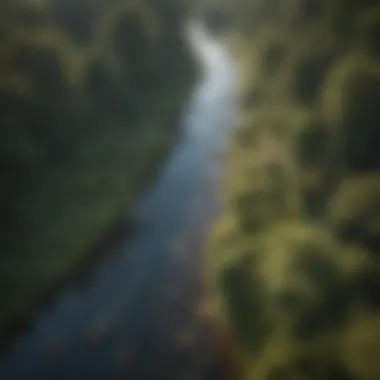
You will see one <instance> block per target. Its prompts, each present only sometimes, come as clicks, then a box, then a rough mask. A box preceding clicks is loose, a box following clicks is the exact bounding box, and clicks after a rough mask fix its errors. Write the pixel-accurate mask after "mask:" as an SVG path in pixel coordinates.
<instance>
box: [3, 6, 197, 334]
mask: <svg viewBox="0 0 380 380" xmlns="http://www.w3.org/2000/svg"><path fill="white" fill-rule="evenodd" d="M185 11H186V9H185V8H184V6H183V5H181V4H180V2H171V1H169V0H168V1H158V0H157V1H156V0H146V1H143V0H113V1H109V0H108V1H105V0H97V1H92V2H89V1H85V0H45V1H28V2H16V1H11V0H1V4H0V125H1V127H0V131H1V132H0V133H1V138H0V157H1V158H0V165H1V172H0V175H1V187H0V194H1V196H0V208H1V213H0V218H1V225H2V230H1V233H0V249H1V255H0V294H1V296H0V310H1V313H0V332H2V331H4V329H5V328H6V326H8V325H9V322H10V321H11V320H12V321H14V320H17V319H19V318H21V317H23V316H24V315H26V314H27V312H28V311H29V310H30V308H31V307H33V305H34V304H35V303H36V301H37V300H38V299H41V298H42V297H43V296H44V294H45V293H46V291H47V290H48V289H49V288H51V286H53V285H54V284H56V283H57V282H59V281H60V280H61V279H62V278H63V277H64V276H66V275H67V274H68V273H70V272H72V271H73V269H75V268H76V266H77V265H78V264H79V263H81V262H83V260H84V258H85V257H86V256H88V253H89V252H90V251H91V248H92V247H93V245H94V244H96V243H97V241H98V238H101V236H102V235H104V233H105V232H106V231H107V229H109V228H110V227H111V224H112V223H114V222H115V221H117V220H118V219H120V218H121V217H122V216H123V215H124V214H125V213H126V212H127V210H128V207H130V206H131V203H132V202H133V201H134V200H135V198H136V195H137V192H138V191H139V190H140V189H141V186H142V185H143V184H144V183H145V182H146V180H147V178H148V177H149V176H150V174H151V173H152V169H154V167H156V165H157V159H158V158H159V157H161V156H162V154H163V153H165V152H166V151H167V149H168V147H169V146H170V144H171V142H172V141H173V137H174V136H175V126H176V118H177V116H178V114H179V112H180V110H181V104H182V103H183V100H184V99H185V96H186V95H187V93H188V89H189V86H190V84H191V83H192V81H193V79H194V74H195V73H194V66H193V62H191V59H190V56H189V54H188V53H187V51H186V48H185V45H184V42H183V41H182V35H181V30H180V27H181V25H180V23H181V21H182V19H181V18H182V16H183V15H184V13H185ZM0 335H1V334H0Z"/></svg>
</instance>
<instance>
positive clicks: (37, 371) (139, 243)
mask: <svg viewBox="0 0 380 380" xmlns="http://www.w3.org/2000/svg"><path fill="white" fill-rule="evenodd" d="M186 30H187V36H188V37H189V38H188V39H189V42H190V44H191V45H192V47H193V51H194V53H195V54H196V56H197V57H198V60H199V64H200V65H201V66H202V70H203V72H202V79H201V82H200V83H199V84H198V85H197V86H196V88H195V89H194V91H193V94H192V96H191V98H190V100H189V102H188V104H187V105H185V107H184V111H183V117H182V120H181V126H180V128H181V133H180V135H179V138H178V141H177V144H176V145H175V146H174V147H173V149H172V153H171V154H170V156H169V158H168V160H167V161H166V163H165V164H164V165H163V166H162V168H161V170H160V172H159V173H158V176H157V179H156V181H155V183H153V185H152V186H151V188H150V189H148V191H147V193H146V194H143V196H142V197H141V199H140V200H139V201H138V203H137V205H136V210H135V212H136V216H137V217H138V219H139V222H140V223H141V231H140V232H139V233H138V234H136V235H135V236H133V237H130V236H127V234H125V236H126V237H125V239H121V241H120V242H119V243H118V244H117V246H116V247H112V250H115V252H112V254H111V253H110V254H108V253H107V254H106V255H105V256H106V257H108V258H106V259H104V260H103V261H102V262H101V264H100V265H99V266H98V267H97V268H96V269H95V270H94V271H93V272H92V273H91V275H90V276H88V278H86V280H85V281H82V282H81V283H80V284H72V285H70V286H67V287H66V289H64V290H63V291H62V292H60V294H59V295H57V297H56V299H55V300H54V301H53V302H52V304H51V305H50V306H49V307H47V308H45V309H44V310H42V311H41V312H40V313H39V314H38V315H37V316H36V318H35V321H34V322H33V324H32V326H31V328H30V329H29V330H28V331H25V332H23V333H21V334H19V335H18V336H17V337H16V338H15V339H14V341H13V342H12V344H11V345H10V347H9V348H8V350H7V351H6V352H5V353H2V354H1V356H0V379H3V380H23V379H28V380H29V379H30V380H34V379H36V380H58V379H68V380H69V379H70V380H87V379H89V380H98V379H99V380H113V379H128V380H145V379H152V380H155V379H157V380H161V379H162V380H171V379H173V380H174V379H176V380H185V379H194V380H195V379H201V378H202V379H205V378H213V379H214V378H215V374H213V372H212V367H213V366H214V367H215V366H217V365H216V364H215V360H216V359H215V358H213V354H212V352H211V351H212V350H211V349H210V347H209V346H207V327H206V326H205V325H204V323H203V322H202V318H201V316H197V313H196V310H197V303H198V301H199V299H200V297H201V295H202V289H201V287H202V286H201V279H200V278H199V277H200V272H199V260H200V256H201V247H202V242H203V240H204V236H205V234H206V233H207V227H208V226H209V224H210V222H211V221H212V220H213V219H214V218H215V217H216V215H217V213H218V189H219V187H220V185H219V184H220V180H221V178H222V174H223V165H224V159H223V152H224V149H225V147H226V144H227V142H228V136H229V131H230V127H231V125H232V120H233V117H234V113H235V96H234V89H235V78H234V75H235V72H234V65H233V61H232V60H231V58H230V57H229V55H228V53H227V52H226V50H225V49H224V47H223V46H222V45H221V44H219V43H218V42H217V41H215V40H214V39H213V38H212V37H211V36H210V35H209V34H208V33H207V32H206V30H205V29H204V28H203V27H201V26H200V25H198V24H197V23H195V22H194V23H192V24H190V25H189V26H188V27H187V28H186ZM212 363H214V364H212Z"/></svg>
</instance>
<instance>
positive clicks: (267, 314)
mask: <svg viewBox="0 0 380 380" xmlns="http://www.w3.org/2000/svg"><path fill="white" fill-rule="evenodd" d="M229 6H230V9H231V12H232V13H233V15H234V16H233V17H234V19H235V22H234V24H235V25H237V26H238V27H239V30H238V31H235V33H234V36H233V38H232V37H231V36H230V38H229V41H230V43H231V49H232V51H233V52H234V54H235V57H236V59H237V61H238V64H239V69H238V71H239V77H240V84H239V111H238V118H237V120H236V127H235V132H234V137H233V141H232V142H231V145H230V149H229V164H228V169H227V179H226V180H225V186H224V188H223V189H222V192H223V197H224V213H223V216H222V217H221V218H220V220H219V221H217V222H216V223H215V225H214V227H213V231H212V236H211V238H210V239H209V242H208V247H207V252H206V257H205V263H204V266H205V273H206V274H205V275H206V278H207V281H208V284H209V285H208V286H209V297H210V299H211V300H213V301H214V303H215V307H214V314H215V320H218V321H219V323H220V324H221V326H224V330H225V332H226V333H227V332H228V336H229V338H228V339H229V340H230V342H231V345H232V346H233V347H234V349H235V351H236V357H235V359H236V362H237V363H238V367H240V368H241V369H242V376H241V377H242V378H243V379H250V380H289V379H292V380H293V379H294V380H295V379H308V380H322V379H323V380H326V379H334V380H338V379H339V380H355V379H357V380H359V379H360V380H374V379H378V378H380V364H379V360H378V358H379V353H380V281H379V278H380V276H379V275H380V262H379V257H378V254H379V247H380V244H379V243H380V171H379V169H380V166H379V165H380V151H379V144H380V129H379V125H380V112H379V101H380V61H379V59H380V44H379V41H380V7H379V3H378V1H371V0H368V1H355V0H350V1H342V0H331V1H327V0H326V1H320V0H294V1H284V0H266V1H259V0H258V1H252V2H249V1H239V2H229ZM232 13H231V14H232ZM235 359H234V360H235ZM236 378H238V376H236Z"/></svg>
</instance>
